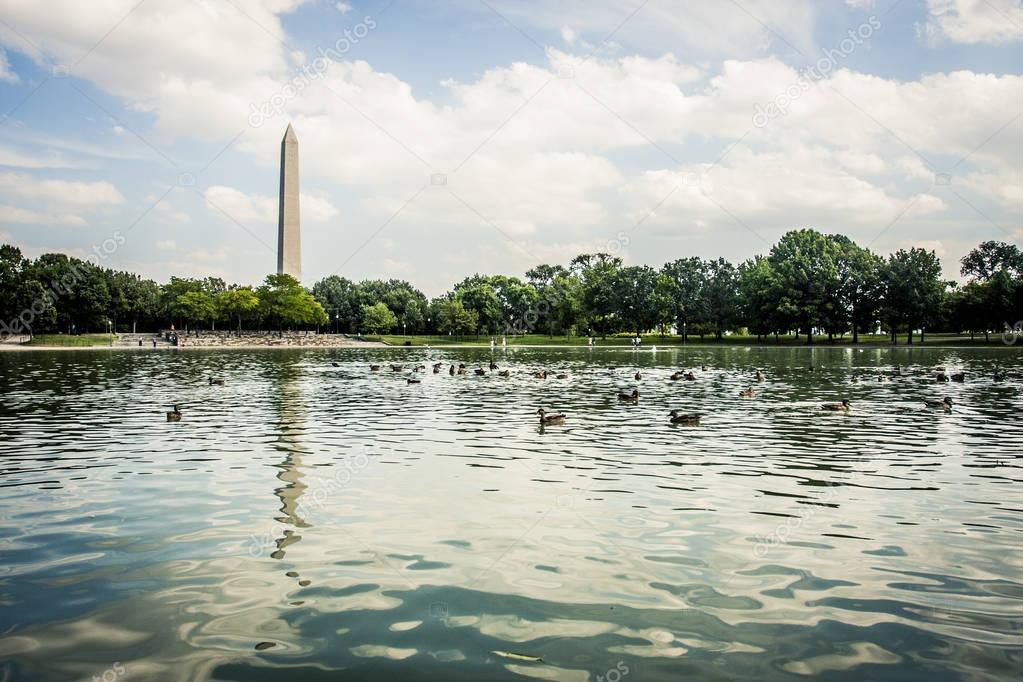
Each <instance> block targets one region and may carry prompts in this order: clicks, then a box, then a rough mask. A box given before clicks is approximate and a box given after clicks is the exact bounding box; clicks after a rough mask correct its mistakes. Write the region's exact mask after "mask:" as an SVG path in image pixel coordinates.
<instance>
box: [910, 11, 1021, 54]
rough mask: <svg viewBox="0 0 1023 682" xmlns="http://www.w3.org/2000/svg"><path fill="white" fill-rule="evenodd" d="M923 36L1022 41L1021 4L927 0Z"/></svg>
mask: <svg viewBox="0 0 1023 682" xmlns="http://www.w3.org/2000/svg"><path fill="white" fill-rule="evenodd" d="M927 9H928V11H929V12H930V17H931V18H930V20H929V21H928V22H927V24H926V28H925V29H924V35H925V37H927V38H930V39H931V40H933V39H935V38H936V37H937V36H939V35H941V36H944V37H945V38H948V39H949V40H951V41H952V42H955V43H965V44H977V43H991V44H994V45H999V44H1004V43H1009V42H1015V41H1019V40H1023V6H1021V5H1020V3H1019V2H1016V1H1015V0H927Z"/></svg>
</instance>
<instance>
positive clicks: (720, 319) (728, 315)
mask: <svg viewBox="0 0 1023 682" xmlns="http://www.w3.org/2000/svg"><path fill="white" fill-rule="evenodd" d="M704 299H705V301H706V303H705V305H706V310H707V322H708V325H709V327H710V329H711V331H713V332H714V336H715V338H717V339H718V340H719V341H720V340H721V337H722V335H723V334H724V332H725V330H727V329H730V328H731V327H732V326H733V325H734V324H735V320H736V316H737V315H738V310H739V275H738V272H736V269H735V266H734V265H732V264H731V263H729V262H728V261H726V260H725V259H724V258H718V259H717V260H710V261H707V285H706V287H705V288H704Z"/></svg>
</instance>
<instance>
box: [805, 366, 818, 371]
mask: <svg viewBox="0 0 1023 682" xmlns="http://www.w3.org/2000/svg"><path fill="white" fill-rule="evenodd" d="M806 371H807V372H816V371H817V368H816V367H814V366H813V365H812V364H811V365H808V366H807V368H806Z"/></svg>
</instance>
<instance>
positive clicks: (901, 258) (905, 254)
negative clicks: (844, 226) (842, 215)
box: [882, 247, 947, 344]
mask: <svg viewBox="0 0 1023 682" xmlns="http://www.w3.org/2000/svg"><path fill="white" fill-rule="evenodd" d="M882 282H883V285H884V306H883V315H884V318H885V319H886V320H887V321H888V328H889V331H890V332H891V336H892V343H895V334H896V329H897V327H898V326H899V325H905V327H906V343H908V344H912V343H913V331H914V330H915V329H918V328H919V329H920V330H921V337H922V335H923V328H924V327H925V326H926V325H927V323H928V322H930V321H931V320H933V319H936V318H937V316H938V314H939V312H940V308H941V302H942V297H943V295H944V293H945V288H946V286H947V284H946V282H944V281H942V279H941V262H940V261H939V260H938V257H937V255H935V253H934V252H933V251H927V250H925V249H919V248H916V247H914V248H912V249H909V250H908V251H907V250H905V249H899V250H898V251H896V252H895V253H893V254H891V255H890V256H889V257H888V261H887V263H885V267H884V268H882ZM920 341H921V343H922V342H923V338H921V339H920Z"/></svg>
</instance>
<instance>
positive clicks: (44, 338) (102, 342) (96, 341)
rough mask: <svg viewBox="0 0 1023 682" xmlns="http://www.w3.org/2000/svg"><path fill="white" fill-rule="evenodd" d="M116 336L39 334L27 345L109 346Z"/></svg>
mask: <svg viewBox="0 0 1023 682" xmlns="http://www.w3.org/2000/svg"><path fill="white" fill-rule="evenodd" d="M115 338H116V337H115V336H114V335H113V334H82V335H81V336H72V335H69V334H37V335H36V336H33V337H32V339H31V340H30V341H28V343H26V344H25V345H26V346H74V347H89V346H109V345H112V344H113V343H114V339H115Z"/></svg>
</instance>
